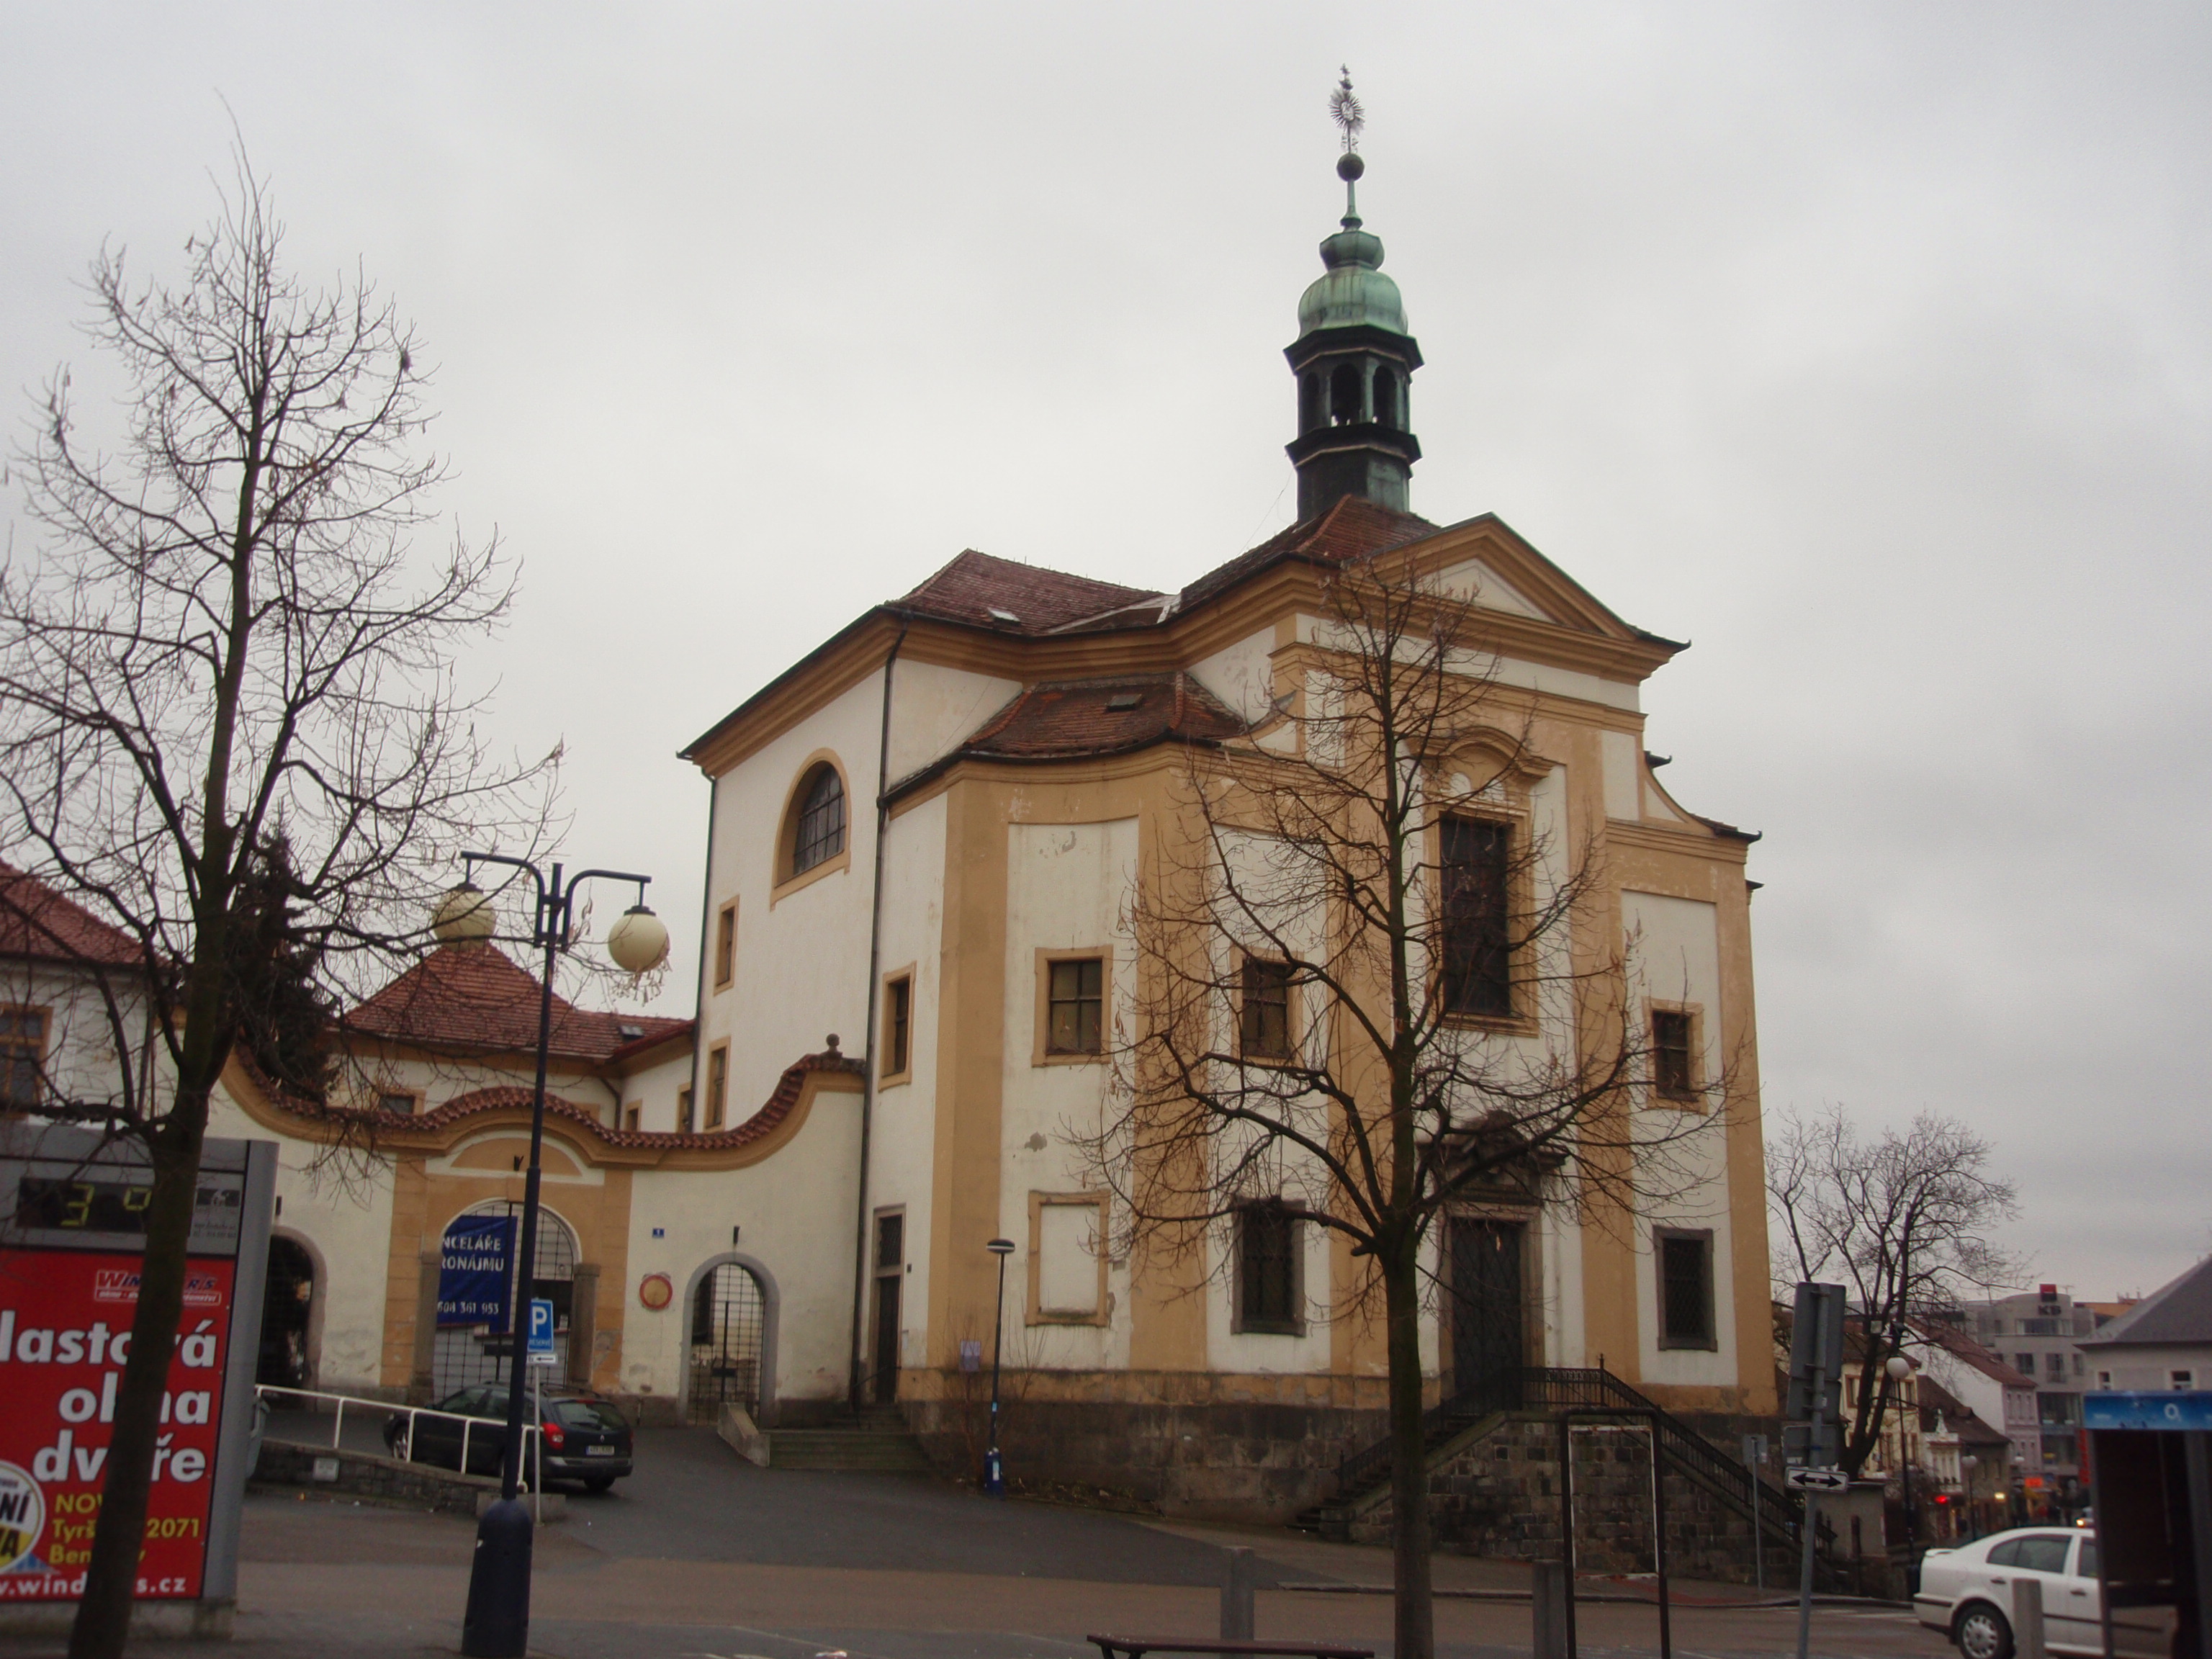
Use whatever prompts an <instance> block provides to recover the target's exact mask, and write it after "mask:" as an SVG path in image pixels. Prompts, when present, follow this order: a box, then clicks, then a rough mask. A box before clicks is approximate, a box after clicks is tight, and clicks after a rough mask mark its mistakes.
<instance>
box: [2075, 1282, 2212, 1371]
mask: <svg viewBox="0 0 2212 1659" xmlns="http://www.w3.org/2000/svg"><path fill="white" fill-rule="evenodd" d="M2081 1352H2083V1353H2084V1354H2085V1355H2087V1358H2088V1365H2089V1376H2090V1379H2091V1382H2090V1385H2091V1386H2092V1387H2093V1388H2095V1389H2099V1390H2103V1389H2143V1390H2148V1391H2155V1392H2158V1393H2161V1394H2163V1393H2166V1392H2168V1391H2172V1390H2182V1391H2188V1390H2203V1389H2212V1256H2208V1257H2207V1258H2205V1260H2203V1261H2200V1262H2198V1263H2197V1265H2196V1266H2195V1267H2191V1268H2190V1269H2189V1270H2188V1271H2187V1272H2186V1273H2183V1274H2181V1275H2180V1276H2179V1278H2177V1279H2173V1280H2172V1282H2171V1283H2169V1284H2166V1285H2161V1286H2160V1288H2159V1289H2157V1290H2155V1291H2152V1292H2151V1293H2150V1294H2149V1295H2148V1296H2147V1297H2144V1298H2143V1299H2142V1301H2140V1302H2137V1303H2135V1304H2132V1305H2130V1307H2128V1308H2127V1309H2126V1310H2124V1312H2121V1313H2119V1314H2118V1315H2117V1316H2114V1317H2113V1318H2112V1319H2111V1320H2109V1321H2108V1322H2106V1323H2105V1324H2104V1325H2102V1326H2101V1327H2100V1328H2099V1329H2097V1330H2096V1331H2095V1332H2093V1334H2090V1335H2089V1336H2087V1337H2086V1338H2084V1339H2083V1340H2082V1343H2081Z"/></svg>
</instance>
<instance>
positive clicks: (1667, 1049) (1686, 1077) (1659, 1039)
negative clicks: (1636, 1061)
mask: <svg viewBox="0 0 2212 1659" xmlns="http://www.w3.org/2000/svg"><path fill="white" fill-rule="evenodd" d="M1694 1024H1695V1022H1694V1021H1692V1018H1691V1017H1690V1015H1689V1014H1688V1013H1687V1012H1685V1011H1684V1010H1682V1009H1680V1008H1655V1009H1653V1010H1652V1011H1651V1083H1652V1086H1653V1087H1654V1088H1656V1090H1657V1091H1659V1092H1660V1093H1661V1094H1662V1095H1666V1096H1668V1097H1670V1098H1672V1099H1675V1100H1691V1099H1695V1098H1696V1097H1697V1092H1698V1084H1697V1071H1696V1068H1695V1067H1694V1066H1692V1062H1691V1042H1692V1037H1691V1031H1692V1026H1693V1025H1694Z"/></svg>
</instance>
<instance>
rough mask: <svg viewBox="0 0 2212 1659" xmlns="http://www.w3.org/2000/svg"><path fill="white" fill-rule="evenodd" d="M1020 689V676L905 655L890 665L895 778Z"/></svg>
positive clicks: (946, 747) (948, 746)
mask: <svg viewBox="0 0 2212 1659" xmlns="http://www.w3.org/2000/svg"><path fill="white" fill-rule="evenodd" d="M875 683H876V684H880V681H878V682H875ZM1021 689H1022V687H1021V682H1020V681H1018V680H1009V679H1001V678H999V677H998V676H996V675H992V674H977V673H974V672H971V671H969V670H967V669H964V668H947V667H945V666H943V665H940V664H938V663H933V662H915V661H914V660H913V659H911V658H905V657H902V658H901V659H899V662H898V665H897V666H896V668H894V669H893V670H892V671H891V759H890V776H891V781H893V782H894V783H896V781H898V780H899V779H901V778H904V777H908V776H911V775H913V774H915V773H916V772H919V771H920V770H921V769H922V768H923V767H925V766H927V765H928V764H929V763H931V762H932V761H933V760H936V759H937V758H938V757H939V756H942V755H944V754H946V753H948V752H949V751H950V750H952V749H953V748H955V747H956V746H957V745H958V744H959V743H960V741H961V739H963V738H965V737H967V736H968V735H969V733H970V732H974V731H975V729H976V728H977V727H978V726H981V725H982V724H983V722H984V721H986V720H989V719H990V718H991V716H992V715H994V714H997V713H998V712H999V711H1000V709H1001V708H1005V707H1006V705H1007V704H1008V703H1009V702H1012V701H1013V698H1014V696H1015V694H1016V693H1017V692H1018V691H1019V690H1021ZM871 752H872V751H871Z"/></svg>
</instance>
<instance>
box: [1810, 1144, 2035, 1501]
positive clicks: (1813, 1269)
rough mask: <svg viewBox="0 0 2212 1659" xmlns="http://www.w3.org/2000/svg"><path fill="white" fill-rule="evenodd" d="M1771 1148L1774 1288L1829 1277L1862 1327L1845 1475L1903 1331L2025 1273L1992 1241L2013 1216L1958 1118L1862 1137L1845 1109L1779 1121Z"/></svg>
mask: <svg viewBox="0 0 2212 1659" xmlns="http://www.w3.org/2000/svg"><path fill="white" fill-rule="evenodd" d="M1778 1127H1779V1133H1778V1134H1777V1135H1776V1136H1775V1137H1774V1138H1773V1139H1771V1140H1770V1141H1769V1142H1768V1144H1767V1148H1766V1190H1767V1196H1768V1201H1769V1204H1770V1206H1771V1209H1772V1210H1773V1212H1774V1218H1775V1220H1776V1222H1777V1223H1778V1233H1779V1234H1780V1237H1782V1238H1783V1239H1784V1241H1786V1244H1785V1246H1784V1254H1783V1255H1781V1256H1780V1258H1779V1259H1778V1261H1777V1263H1776V1265H1777V1267H1778V1269H1779V1270H1780V1271H1778V1274H1777V1277H1778V1278H1781V1279H1789V1278H1795V1279H1829V1278H1831V1276H1833V1278H1834V1279H1835V1280H1836V1281H1837V1282H1840V1283H1841V1284H1842V1285H1844V1289H1845V1291H1846V1292H1847V1293H1848V1295H1849V1297H1850V1305H1851V1310H1852V1312H1853V1313H1854V1314H1855V1315H1856V1316H1857V1318H1858V1320H1859V1322H1860V1325H1861V1334H1862V1337H1863V1340H1862V1342H1861V1343H1860V1345H1859V1349H1858V1354H1857V1359H1858V1370H1859V1381H1858V1390H1857V1403H1856V1405H1855V1406H1853V1407H1850V1409H1849V1410H1848V1412H1847V1413H1846V1423H1845V1429H1844V1439H1843V1446H1842V1454H1841V1464H1842V1467H1843V1468H1845V1469H1847V1470H1848V1471H1850V1473H1851V1474H1857V1473H1858V1472H1859V1469H1860V1468H1861V1467H1862V1466H1863V1464H1864V1463H1865V1462H1866V1461H1867V1459H1868V1458H1869V1456H1871V1455H1873V1453H1874V1451H1875V1447H1876V1446H1878V1445H1879V1444H1880V1443H1881V1427H1882V1423H1883V1421H1884V1419H1885V1414H1886V1413H1887V1411H1888V1410H1889V1407H1890V1401H1891V1395H1892V1394H1893V1386H1892V1383H1891V1379H1890V1376H1889V1370H1888V1364H1889V1361H1890V1359H1891V1358H1892V1357H1893V1356H1894V1355H1897V1354H1899V1353H1901V1352H1903V1351H1904V1348H1905V1343H1906V1341H1907V1340H1908V1333H1907V1330H1906V1325H1907V1322H1909V1321H1912V1320H1918V1319H1940V1318H1942V1317H1945V1316H1948V1315H1950V1314H1952V1313H1954V1312H1955V1311H1956V1310H1957V1309H1958V1307H1959V1304H1960V1302H1961V1301H1962V1300H1963V1299H1964V1298H1965V1297H1966V1296H1967V1295H1968V1294H1969V1293H1972V1292H1978V1293H1981V1294H1984V1295H1986V1294H1987V1293H1988V1292H1989V1291H1990V1290H1992V1289H1994V1288H1996V1287H1998V1286H2001V1285H2009V1284H2014V1283H2016V1282H2018V1280H2019V1278H2020V1276H2021V1271H2022V1267H2023V1263H2022V1261H2021V1258H2020V1257H2019V1256H2017V1255H2015V1254H2014V1253H2013V1252H2011V1251H2010V1250H2008V1249H2005V1248H2004V1247H2003V1246H2002V1245H2001V1244H1999V1243H1997V1242H1996V1239H1995V1238H1994V1237H1991V1233H1992V1231H1993V1230H1994V1229H1995V1227H1996V1225H1997V1224H1998V1223H1999V1222H2002V1221H2005V1220H2008V1219H2010V1218H2012V1217H2013V1216H2014V1215H2015V1214H2016V1213H2018V1211H2019V1204H2018V1201H2017V1195H2016V1194H2015V1189H2014V1187H2013V1184H2012V1182H2009V1181H2001V1180H1999V1179H1998V1178H1997V1177H1996V1176H1994V1175H1992V1174H1991V1173H1990V1169H1989V1163H1990V1151H1991V1148H1990V1143H1989V1142H1988V1141H1986V1140H1984V1139H1982V1138H1981V1137H1980V1136H1979V1135H1977V1134H1975V1133H1973V1132H1972V1130H1970V1129H1968V1128H1967V1127H1966V1125H1965V1124H1963V1123H1960V1122H1959V1121H1957V1120H1956V1119H1954V1118H1948V1117H1939V1116H1937V1115H1935V1114H1933V1113H1929V1112H1923V1113H1921V1114H1920V1115H1918V1116H1917V1117H1915V1118H1914V1119H1913V1120H1912V1121H1911V1124H1910V1125H1908V1126H1907V1127H1906V1128H1905V1132H1904V1133H1902V1134H1899V1133H1898V1132H1897V1131H1896V1130H1894V1129H1884V1130H1883V1131H1882V1132H1881V1133H1880V1134H1879V1135H1875V1136H1873V1137H1870V1138H1868V1137H1862V1136H1861V1134H1860V1133H1859V1130H1858V1127H1857V1125H1856V1124H1854V1123H1853V1122H1852V1121H1851V1120H1850V1117H1849V1116H1848V1115H1845V1113H1844V1109H1843V1108H1842V1107H1840V1106H1835V1107H1831V1108H1830V1109H1827V1110H1826V1111H1825V1112H1822V1113H1820V1114H1819V1115H1815V1116H1812V1117H1793V1116H1788V1115H1785V1116H1784V1118H1783V1119H1782V1120H1781V1121H1780V1124H1779V1126H1778Z"/></svg>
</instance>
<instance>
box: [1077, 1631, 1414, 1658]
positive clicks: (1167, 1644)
mask: <svg viewBox="0 0 2212 1659" xmlns="http://www.w3.org/2000/svg"><path fill="white" fill-rule="evenodd" d="M1083 1639H1084V1640H1085V1641H1086V1642H1090V1643H1093V1644H1096V1645H1097V1649H1098V1655H1099V1659H1115V1655H1116V1654H1123V1655H1127V1659H1144V1656H1145V1655H1146V1654H1148V1653H1224V1654H1251V1655H1270V1654H1272V1655H1279V1656H1282V1659H1375V1650H1374V1649H1372V1648H1338V1647H1331V1646H1329V1645H1328V1644H1327V1643H1323V1642H1237V1641H1232V1640H1231V1639H1230V1638H1227V1637H1225V1636H1207V1637H1195V1636H1086V1637H1085V1638H1083Z"/></svg>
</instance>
